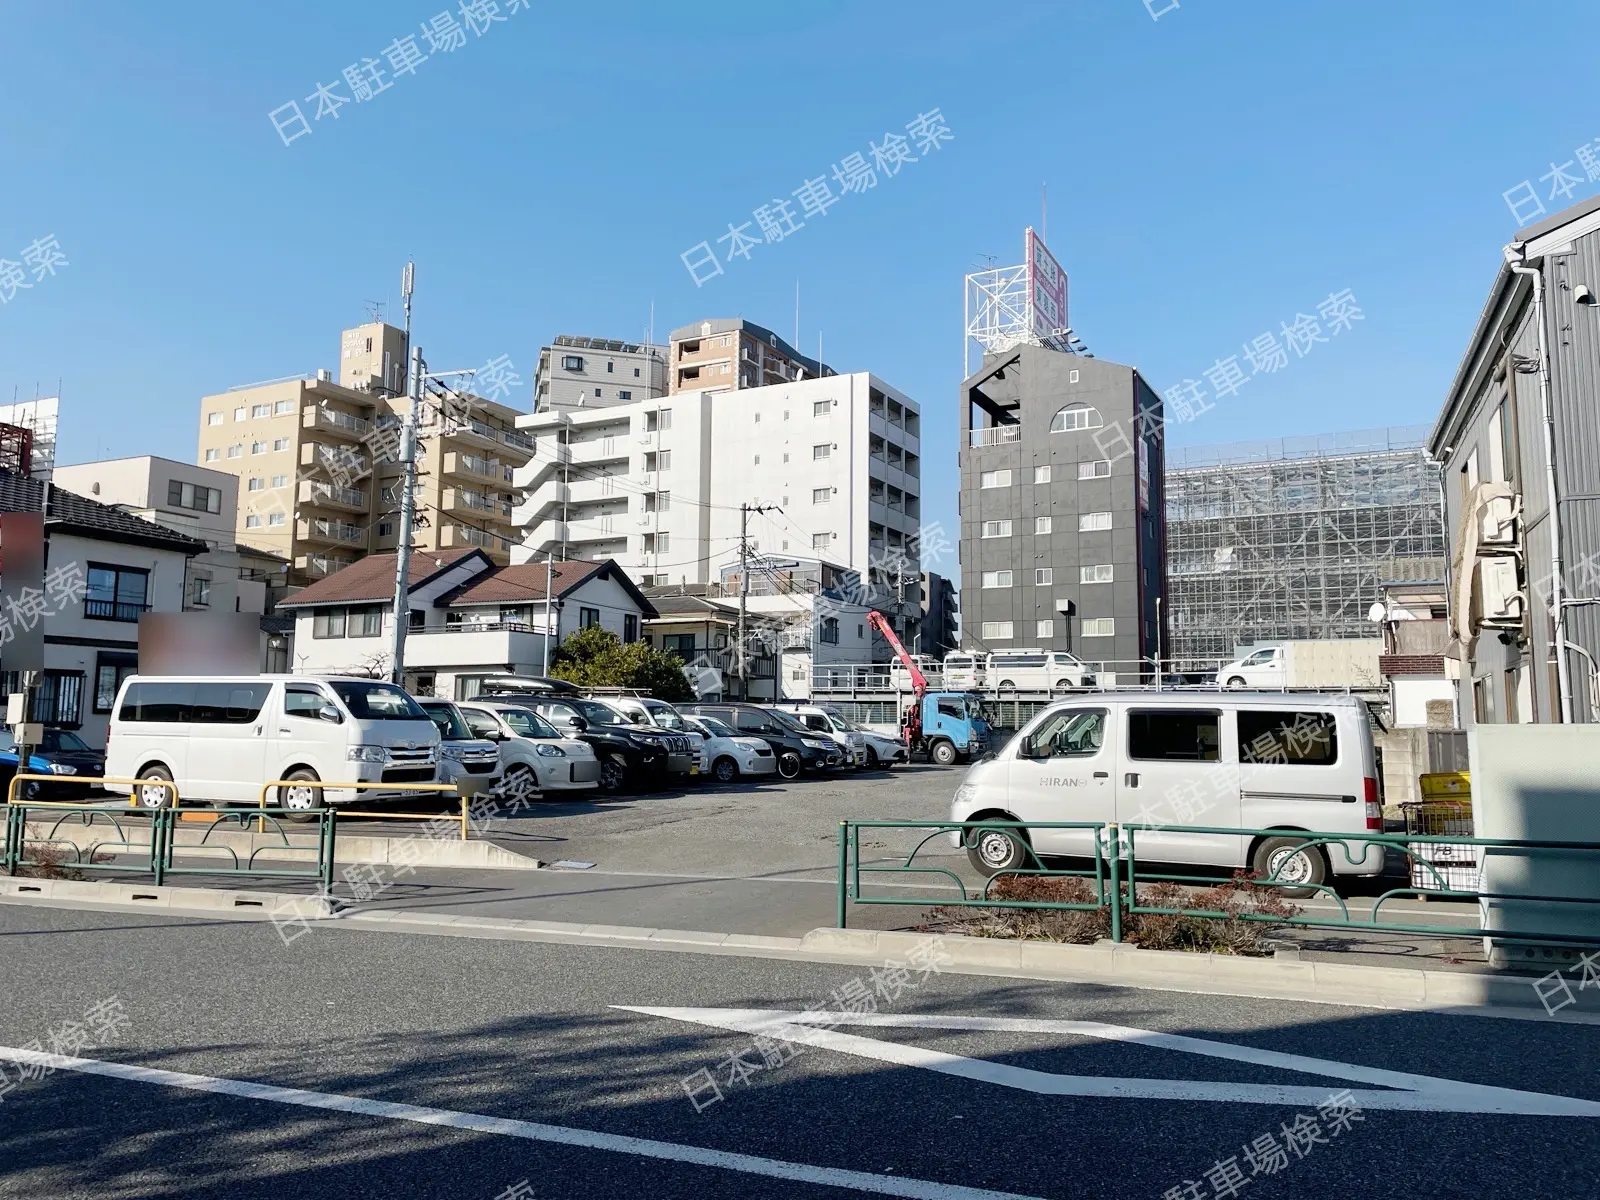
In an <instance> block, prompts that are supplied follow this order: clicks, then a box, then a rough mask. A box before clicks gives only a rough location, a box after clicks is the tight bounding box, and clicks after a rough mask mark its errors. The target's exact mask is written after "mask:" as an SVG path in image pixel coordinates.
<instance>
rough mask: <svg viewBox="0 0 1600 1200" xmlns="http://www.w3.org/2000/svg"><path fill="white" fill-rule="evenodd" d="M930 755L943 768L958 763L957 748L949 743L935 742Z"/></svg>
mask: <svg viewBox="0 0 1600 1200" xmlns="http://www.w3.org/2000/svg"><path fill="white" fill-rule="evenodd" d="M929 753H930V756H931V757H932V758H933V761H934V762H936V763H938V764H939V765H940V766H941V767H948V766H950V765H951V764H953V763H954V762H955V761H956V748H955V747H954V746H952V745H951V744H950V743H949V742H935V743H934V744H933V749H932V750H931V751H930V752H929Z"/></svg>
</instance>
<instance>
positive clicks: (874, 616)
mask: <svg viewBox="0 0 1600 1200" xmlns="http://www.w3.org/2000/svg"><path fill="white" fill-rule="evenodd" d="M867 620H868V621H869V622H871V624H872V627H873V628H874V629H876V630H877V631H878V632H879V633H881V634H883V640H884V641H886V642H888V643H889V649H891V650H893V651H894V655H895V657H896V658H898V659H899V660H900V662H901V665H903V666H904V667H905V669H906V670H907V671H908V672H909V673H910V675H911V686H912V688H913V690H915V692H916V694H917V696H918V697H919V698H920V697H921V696H923V695H924V694H925V693H926V692H927V690H928V677H927V676H926V675H924V674H923V673H922V668H921V667H919V666H917V663H916V660H915V659H913V658H912V657H911V655H909V654H907V653H906V648H905V647H904V646H902V645H901V644H900V639H899V638H897V637H896V636H895V634H894V627H893V626H892V625H890V624H889V622H888V620H887V619H885V617H884V615H883V614H882V613H881V612H879V611H878V610H877V609H875V608H869V609H868V610H867Z"/></svg>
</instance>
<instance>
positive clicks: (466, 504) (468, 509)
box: [440, 488, 501, 518]
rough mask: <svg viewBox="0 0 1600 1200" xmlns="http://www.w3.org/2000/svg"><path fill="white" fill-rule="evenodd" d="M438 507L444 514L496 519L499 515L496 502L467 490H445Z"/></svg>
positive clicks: (482, 494) (481, 494)
mask: <svg viewBox="0 0 1600 1200" xmlns="http://www.w3.org/2000/svg"><path fill="white" fill-rule="evenodd" d="M440 507H442V508H443V509H444V511H445V512H453V513H461V514H462V515H463V516H486V517H490V518H498V517H499V516H500V515H501V513H500V505H499V503H498V502H497V501H495V500H494V499H492V498H491V497H489V496H487V495H485V494H484V493H483V492H475V491H472V490H471V489H469V488H445V489H444V499H443V501H442V502H441V505H440Z"/></svg>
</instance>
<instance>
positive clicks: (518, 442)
mask: <svg viewBox="0 0 1600 1200" xmlns="http://www.w3.org/2000/svg"><path fill="white" fill-rule="evenodd" d="M500 440H501V441H502V442H504V443H505V444H506V445H507V446H510V447H511V448H512V449H513V450H521V451H522V452H523V453H524V454H532V453H533V438H531V437H529V436H528V435H527V434H525V433H519V432H518V431H517V430H515V429H502V430H501V431H500Z"/></svg>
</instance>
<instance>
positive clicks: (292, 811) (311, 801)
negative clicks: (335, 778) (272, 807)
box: [278, 767, 322, 822]
mask: <svg viewBox="0 0 1600 1200" xmlns="http://www.w3.org/2000/svg"><path fill="white" fill-rule="evenodd" d="M284 778H285V779H287V780H289V782H290V783H291V784H292V785H294V786H291V787H281V788H279V789H278V805H279V807H281V808H286V809H288V810H289V811H288V812H287V813H285V814H284V818H285V820H289V821H297V822H305V821H309V820H311V814H312V813H313V812H315V811H316V810H317V809H319V808H321V807H322V789H321V788H319V787H310V786H308V784H312V783H320V782H321V778H320V777H319V776H318V775H317V773H316V772H315V771H313V770H312V769H311V768H310V767H301V768H300V769H299V770H298V771H290V772H289V773H288V774H287V775H285V776H284Z"/></svg>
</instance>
